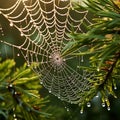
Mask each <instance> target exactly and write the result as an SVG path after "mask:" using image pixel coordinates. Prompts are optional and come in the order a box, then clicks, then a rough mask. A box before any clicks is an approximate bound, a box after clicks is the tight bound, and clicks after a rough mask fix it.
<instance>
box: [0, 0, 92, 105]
mask: <svg viewBox="0 0 120 120" xmlns="http://www.w3.org/2000/svg"><path fill="white" fill-rule="evenodd" d="M10 5H11V6H9V7H8V8H6V7H5V8H4V7H3V8H0V11H1V14H2V15H3V16H4V17H5V18H6V19H7V20H8V21H9V22H10V26H11V27H14V28H16V30H18V31H19V32H20V35H21V37H22V39H23V40H24V41H23V40H22V41H19V44H18V42H17V41H16V42H15V43H14V44H13V43H11V42H8V41H2V42H3V43H4V44H7V45H9V46H12V47H14V48H17V49H19V50H20V51H21V53H22V55H23V56H24V58H25V60H26V62H27V63H28V65H31V64H32V66H33V70H34V71H35V72H36V73H37V74H38V75H39V76H41V77H40V79H41V82H42V84H43V86H45V88H47V89H48V90H49V92H50V93H52V94H54V95H55V96H57V97H58V98H59V99H61V100H64V101H67V102H70V103H74V104H77V103H79V102H81V100H82V96H80V93H84V92H85V91H87V90H88V89H89V88H90V87H91V84H89V81H88V79H89V78H90V77H91V76H92V75H91V74H90V73H87V72H85V71H84V70H78V68H77V66H79V65H80V64H82V63H81V61H80V60H81V56H71V55H70V54H68V55H65V56H64V57H62V51H63V49H64V47H65V46H66V44H67V43H68V42H69V41H72V39H71V38H70V37H69V36H68V33H71V32H72V30H74V31H75V32H77V33H84V32H85V31H86V29H85V28H84V25H83V23H84V22H85V23H86V24H88V25H89V24H91V22H90V21H89V20H88V18H87V17H88V11H86V10H77V9H74V7H73V4H72V2H71V1H69V0H68V1H61V0H28V1H27V0H16V1H13V2H11V4H10Z"/></svg>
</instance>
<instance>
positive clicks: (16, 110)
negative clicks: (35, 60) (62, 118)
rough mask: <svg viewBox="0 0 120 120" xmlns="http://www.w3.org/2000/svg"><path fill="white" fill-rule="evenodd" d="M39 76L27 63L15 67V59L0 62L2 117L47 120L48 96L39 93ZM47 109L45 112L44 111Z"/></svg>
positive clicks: (10, 119) (48, 115) (0, 111)
mask: <svg viewBox="0 0 120 120" xmlns="http://www.w3.org/2000/svg"><path fill="white" fill-rule="evenodd" d="M40 89H41V86H40V85H39V80H38V76H37V75H35V74H34V73H33V72H32V70H31V69H30V68H27V66H26V64H24V65H23V66H22V67H20V68H17V69H15V62H14V60H10V59H8V60H6V61H4V62H2V63H0V119H7V120H13V119H18V120H38V119H39V120H46V119H47V118H49V117H50V116H51V115H50V114H48V113H46V111H45V109H44V107H45V104H46V103H48V102H49V101H48V99H47V98H42V97H41V96H40V94H39V90H40ZM43 111H45V112H43Z"/></svg>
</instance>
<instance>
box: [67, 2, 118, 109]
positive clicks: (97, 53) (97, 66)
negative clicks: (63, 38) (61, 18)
mask: <svg viewBox="0 0 120 120" xmlns="http://www.w3.org/2000/svg"><path fill="white" fill-rule="evenodd" d="M76 8H81V6H79V5H76ZM83 9H87V10H89V11H90V12H91V13H92V14H93V19H92V22H93V24H92V25H90V26H89V27H87V28H88V32H87V33H84V34H78V33H75V32H73V33H71V35H70V37H71V38H72V39H74V40H75V41H76V42H73V43H72V44H71V46H69V47H68V48H67V49H66V51H65V54H68V53H70V52H71V51H75V50H77V49H78V48H81V47H84V46H85V47H86V48H87V49H85V50H84V51H82V52H80V53H79V52H78V53H74V55H83V56H85V55H88V56H90V57H89V61H90V63H91V64H90V65H89V66H88V67H86V68H84V69H86V70H88V71H93V72H94V73H95V78H96V80H90V81H91V83H93V86H94V87H93V89H91V90H90V91H89V92H87V93H86V95H85V98H86V99H87V100H85V101H84V102H83V104H85V103H86V102H87V101H90V100H91V99H92V98H93V97H94V96H95V95H96V93H98V92H100V93H101V95H102V98H101V99H102V103H103V104H105V103H106V104H107V106H108V110H110V102H109V99H108V97H109V95H110V94H111V95H113V96H114V97H115V98H117V96H116V94H115V92H114V89H117V87H116V82H117V83H118V82H119V79H120V1H119V0H118V1H117V0H88V1H87V2H86V7H84V8H83Z"/></svg>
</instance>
